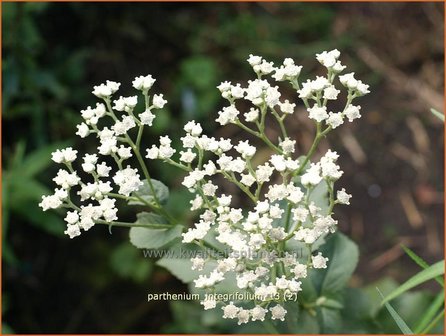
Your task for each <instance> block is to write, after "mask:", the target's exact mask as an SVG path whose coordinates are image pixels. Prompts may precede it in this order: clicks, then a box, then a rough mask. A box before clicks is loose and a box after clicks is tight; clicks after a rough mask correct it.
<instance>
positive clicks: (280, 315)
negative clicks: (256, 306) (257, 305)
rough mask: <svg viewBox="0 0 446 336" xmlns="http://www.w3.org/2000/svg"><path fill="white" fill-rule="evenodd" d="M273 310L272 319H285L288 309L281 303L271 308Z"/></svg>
mask: <svg viewBox="0 0 446 336" xmlns="http://www.w3.org/2000/svg"><path fill="white" fill-rule="evenodd" d="M269 310H270V311H271V319H273V320H281V321H285V315H286V313H287V311H286V309H285V308H283V307H282V306H281V305H280V304H278V305H275V306H274V307H272V308H270V309H269Z"/></svg>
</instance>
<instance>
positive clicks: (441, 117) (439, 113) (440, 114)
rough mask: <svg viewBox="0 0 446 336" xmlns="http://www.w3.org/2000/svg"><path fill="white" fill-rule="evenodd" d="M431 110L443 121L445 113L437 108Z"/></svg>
mask: <svg viewBox="0 0 446 336" xmlns="http://www.w3.org/2000/svg"><path fill="white" fill-rule="evenodd" d="M431 112H432V114H433V115H434V116H436V117H437V118H438V119H440V120H441V121H444V114H443V113H441V112H439V111H437V110H436V109H433V108H431Z"/></svg>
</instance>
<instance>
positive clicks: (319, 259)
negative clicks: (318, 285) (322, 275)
mask: <svg viewBox="0 0 446 336" xmlns="http://www.w3.org/2000/svg"><path fill="white" fill-rule="evenodd" d="M327 261H328V258H325V257H323V256H322V253H321V252H319V253H318V254H317V255H316V256H311V262H312V264H313V267H314V268H327Z"/></svg>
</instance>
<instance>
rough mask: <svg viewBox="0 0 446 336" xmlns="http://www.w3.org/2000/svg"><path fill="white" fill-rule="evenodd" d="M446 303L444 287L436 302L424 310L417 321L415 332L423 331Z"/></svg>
mask: <svg viewBox="0 0 446 336" xmlns="http://www.w3.org/2000/svg"><path fill="white" fill-rule="evenodd" d="M443 304H444V289H443V290H442V291H441V292H440V294H438V295H437V297H436V298H435V300H434V302H432V304H431V305H430V306H429V308H428V309H427V310H426V311H425V312H424V314H423V316H422V317H421V319H420V320H419V322H418V323H417V327H416V328H415V333H416V334H419V333H421V332H422V331H423V330H424V329H425V328H426V327H427V326H428V325H429V323H430V322H431V321H432V319H433V318H434V316H435V314H436V313H437V312H438V310H439V309H440V308H441V307H443Z"/></svg>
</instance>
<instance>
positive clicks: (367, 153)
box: [2, 3, 444, 333]
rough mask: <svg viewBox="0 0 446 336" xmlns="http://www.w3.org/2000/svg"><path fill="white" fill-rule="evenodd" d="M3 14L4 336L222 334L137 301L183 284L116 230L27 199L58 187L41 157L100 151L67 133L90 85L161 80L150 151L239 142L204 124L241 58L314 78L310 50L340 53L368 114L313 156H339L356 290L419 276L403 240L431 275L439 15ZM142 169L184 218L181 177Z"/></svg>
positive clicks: (137, 9)
mask: <svg viewBox="0 0 446 336" xmlns="http://www.w3.org/2000/svg"><path fill="white" fill-rule="evenodd" d="M2 8H3V10H2V25H3V27H2V28H3V29H2V33H3V36H2V39H3V46H2V48H3V49H2V51H3V60H2V61H3V63H2V65H3V67H2V74H3V88H2V93H3V106H2V123H3V133H2V141H3V148H2V149H3V150H2V153H3V155H2V162H3V202H2V209H3V258H2V263H3V272H2V275H3V288H2V290H3V329H4V330H3V332H17V333H87V332H88V333H159V332H200V331H202V330H205V331H208V332H215V331H220V332H221V330H215V329H212V328H211V327H209V326H198V327H196V326H195V325H194V324H193V325H191V320H189V321H187V320H188V319H192V320H193V316H192V317H190V316H188V315H187V314H186V313H185V309H186V308H184V307H183V308H181V306H178V305H176V306H171V305H170V304H169V302H157V303H153V302H152V303H148V302H146V295H147V293H149V292H164V291H170V292H183V291H185V290H187V287H186V286H185V285H183V284H181V283H180V282H179V281H178V280H176V279H175V278H174V277H172V276H171V275H169V273H167V272H166V271H164V270H163V269H161V268H159V267H157V266H155V265H154V261H153V260H148V259H144V258H143V256H142V253H140V252H139V251H137V250H136V249H134V248H133V247H132V246H130V244H129V242H128V238H127V235H128V231H127V230H126V229H118V228H115V229H114V230H113V234H112V235H110V234H109V233H108V231H107V228H105V227H95V228H94V229H93V230H91V231H89V232H88V233H86V234H83V235H82V236H81V237H78V238H76V239H73V240H70V239H68V238H67V236H64V235H63V230H64V223H63V220H62V216H61V214H56V213H54V212H53V213H49V212H46V213H43V212H41V210H40V209H39V208H38V206H37V203H38V202H39V201H40V197H41V195H42V194H45V193H48V192H49V190H51V189H52V188H53V183H52V181H51V179H52V177H53V176H54V174H55V172H56V171H57V169H58V168H57V167H56V166H55V165H52V164H51V162H50V153H51V151H53V150H54V149H55V148H57V147H61V146H64V145H67V144H71V145H73V146H75V147H76V148H77V149H79V150H80V151H81V152H85V151H86V150H88V149H92V148H94V146H95V143H94V141H91V139H90V140H88V141H85V140H82V139H79V138H77V137H75V136H74V133H75V125H76V124H77V123H79V122H80V120H81V116H80V113H79V111H80V110H81V109H84V108H85V107H86V106H88V105H91V104H92V103H93V102H95V98H94V97H93V96H92V95H91V94H90V92H91V89H92V87H93V85H97V84H99V83H101V82H103V81H105V80H106V79H110V80H116V81H119V82H122V83H123V85H122V92H121V94H123V95H126V94H130V93H131V92H132V91H131V85H130V83H131V80H132V79H133V78H134V77H135V76H137V75H145V74H148V73H150V74H152V75H153V76H154V77H155V78H157V79H158V80H157V82H156V84H155V91H157V92H163V93H164V94H165V96H166V97H167V98H168V100H169V104H168V105H167V109H166V110H165V111H164V112H163V113H160V114H159V118H158V119H157V122H156V125H155V127H154V128H152V133H151V134H150V135H148V136H147V137H146V138H145V139H144V141H145V144H146V145H148V144H150V143H151V142H153V141H155V140H156V138H157V137H159V136H160V135H161V134H165V133H168V134H171V135H172V136H173V137H175V134H177V133H176V132H177V131H179V130H180V129H181V126H182V125H183V124H184V122H185V121H187V120H190V119H195V120H197V121H200V122H201V123H203V124H204V125H205V129H206V132H207V133H209V134H213V135H216V136H219V135H223V134H224V135H225V136H230V137H233V138H234V137H235V138H237V137H238V136H239V135H238V132H239V130H238V129H237V128H232V127H227V128H225V129H217V128H216V126H217V125H216V123H215V122H214V121H213V120H214V119H215V117H216V113H217V111H218V110H219V108H221V106H222V105H223V103H224V102H223V100H222V99H221V98H220V96H219V92H218V90H217V89H216V88H215V87H216V86H217V85H218V84H219V83H220V82H221V81H224V80H232V81H245V80H247V79H250V78H252V77H253V76H252V73H251V70H250V67H249V66H248V64H247V63H246V62H245V60H246V58H247V56H248V55H249V54H250V53H252V54H258V55H262V56H264V57H265V58H267V59H268V60H272V61H276V62H281V61H282V60H283V58H285V57H291V58H293V59H295V61H296V63H297V64H301V65H303V66H304V68H306V70H307V71H308V72H312V73H314V72H315V71H320V68H319V67H318V64H317V62H316V61H315V59H314V54H315V53H317V52H321V51H323V50H330V49H333V48H337V49H339V50H340V51H341V52H342V55H341V60H342V63H344V64H346V65H347V66H348V69H349V70H350V71H355V73H356V74H357V76H358V78H361V79H362V80H363V81H364V82H366V83H368V84H370V85H371V94H369V95H368V96H366V97H364V98H361V100H360V104H361V105H362V110H361V111H362V112H363V118H362V119H360V120H359V121H358V122H355V123H354V124H345V125H343V126H342V128H341V129H340V130H339V131H337V132H333V134H330V136H329V137H328V139H327V140H326V141H325V142H323V143H322V146H321V152H323V151H324V149H327V148H328V147H330V148H334V149H335V150H336V151H338V153H340V154H341V159H340V165H341V167H342V169H343V170H344V171H345V174H344V176H343V177H342V179H341V180H340V181H339V183H338V185H342V186H344V187H345V188H346V189H347V190H348V191H349V192H350V193H351V194H353V199H352V202H351V206H349V207H344V208H339V209H338V212H337V217H338V219H339V222H340V230H341V231H343V232H344V233H346V234H347V235H349V236H350V237H352V239H353V240H355V241H356V242H357V243H358V244H359V246H360V250H361V260H360V264H359V267H358V269H357V271H356V273H355V276H354V278H353V279H352V284H351V285H352V286H364V285H368V284H371V283H373V282H375V281H378V280H379V281H390V280H382V279H389V278H391V279H393V280H395V281H397V282H402V281H404V280H405V279H407V278H408V277H409V276H411V275H412V274H414V273H415V272H417V270H418V267H417V266H416V265H415V264H414V263H413V262H412V261H410V260H409V258H408V257H407V256H405V255H404V253H403V251H402V250H401V248H400V244H401V243H403V244H405V245H406V246H409V247H410V248H412V249H413V250H414V251H415V252H416V253H418V254H419V255H421V256H422V257H424V258H425V259H426V261H428V262H429V263H433V262H434V261H437V260H439V259H442V258H443V246H444V239H443V237H444V229H443V199H444V195H443V155H444V154H443V153H444V147H443V133H444V129H443V124H442V122H441V121H439V120H438V119H436V118H435V117H434V116H433V115H432V114H431V113H430V108H435V109H437V110H440V111H442V110H443V87H444V83H443V78H444V66H443V60H444V54H443V50H444V45H443V34H444V31H443V4H440V3H411V4H405V3H355V4H352V3H338V4H336V3H333V4H328V3H307V4H304V3H222V4H205V3H203V4H198V3H194V4H188V3H172V4H169V3H166V4H159V3H128V4H123V3H121V4H117V3H116V4H107V3H90V4H86V3H21V4H18V3H6V4H3V5H2ZM289 93H290V94H291V92H289ZM295 97H296V96H290V98H292V99H295ZM289 127H290V133H292V134H294V135H295V137H296V138H297V139H298V146H299V149H300V150H301V151H306V150H307V149H308V148H309V146H310V144H311V141H312V139H313V132H314V130H313V125H312V122H310V121H309V120H308V119H307V117H306V115H305V112H304V111H303V110H302V111H301V113H299V114H298V115H296V116H295V118H294V119H293V121H292V122H290V124H289ZM268 132H270V133H269V134H271V135H274V132H277V130H275V129H270V130H268ZM177 138H178V137H177ZM151 168H152V170H153V171H154V173H153V175H154V176H155V177H156V178H159V179H162V180H163V181H165V182H166V184H168V185H170V186H172V189H173V197H174V199H175V204H177V205H181V204H184V205H183V206H177V207H176V208H175V211H176V212H177V213H178V215H179V216H181V218H183V220H184V221H188V222H190V221H191V218H190V217H191V216H190V214H189V213H188V210H187V207H188V204H187V200H188V197H189V196H188V193H187V191H186V190H184V189H183V188H182V187H181V186H180V181H181V175H179V174H178V172H177V171H175V170H171V169H162V170H161V169H160V167H159V166H157V165H155V166H153V167H151ZM121 213H122V212H121ZM123 216H124V217H129V218H132V216H134V214H132V213H124V214H123ZM425 290H427V291H429V290H435V288H430V287H427V288H426V289H425ZM185 307H186V306H185ZM183 314H186V315H183ZM194 323H195V324H197V323H196V322H194ZM194 328H199V329H194ZM200 328H201V329H200ZM203 328H205V329H203ZM206 328H207V329H206Z"/></svg>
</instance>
